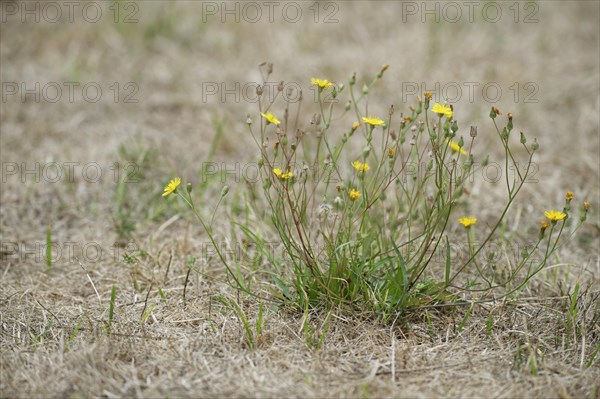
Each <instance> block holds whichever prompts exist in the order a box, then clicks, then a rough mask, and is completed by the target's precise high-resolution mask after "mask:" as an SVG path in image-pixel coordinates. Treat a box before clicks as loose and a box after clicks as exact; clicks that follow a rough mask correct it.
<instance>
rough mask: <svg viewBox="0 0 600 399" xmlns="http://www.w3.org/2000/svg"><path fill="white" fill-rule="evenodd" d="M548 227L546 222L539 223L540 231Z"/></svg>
mask: <svg viewBox="0 0 600 399" xmlns="http://www.w3.org/2000/svg"><path fill="white" fill-rule="evenodd" d="M548 227H550V225H549V224H548V222H546V221H545V220H542V221H541V222H540V229H541V230H542V231H544V230H546V229H547V228H548Z"/></svg>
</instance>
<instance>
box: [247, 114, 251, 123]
mask: <svg viewBox="0 0 600 399" xmlns="http://www.w3.org/2000/svg"><path fill="white" fill-rule="evenodd" d="M246 123H247V124H248V125H251V124H252V118H250V115H249V114H248V116H247V117H246Z"/></svg>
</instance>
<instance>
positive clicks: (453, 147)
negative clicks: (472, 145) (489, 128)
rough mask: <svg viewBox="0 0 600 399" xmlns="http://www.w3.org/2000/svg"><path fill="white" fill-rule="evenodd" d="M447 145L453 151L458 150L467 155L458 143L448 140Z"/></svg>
mask: <svg viewBox="0 0 600 399" xmlns="http://www.w3.org/2000/svg"><path fill="white" fill-rule="evenodd" d="M448 146H449V147H450V148H451V149H452V151H454V152H460V153H461V154H462V155H467V152H466V151H465V149H464V148H462V147H461V146H460V145H458V143H457V142H456V141H454V140H450V141H449V142H448Z"/></svg>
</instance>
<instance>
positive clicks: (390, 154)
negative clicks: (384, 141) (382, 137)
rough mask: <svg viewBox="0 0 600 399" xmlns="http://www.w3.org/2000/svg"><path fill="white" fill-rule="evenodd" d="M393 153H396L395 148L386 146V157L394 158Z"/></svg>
mask: <svg viewBox="0 0 600 399" xmlns="http://www.w3.org/2000/svg"><path fill="white" fill-rule="evenodd" d="M395 153H396V149H395V148H394V147H388V157H390V158H394V154H395Z"/></svg>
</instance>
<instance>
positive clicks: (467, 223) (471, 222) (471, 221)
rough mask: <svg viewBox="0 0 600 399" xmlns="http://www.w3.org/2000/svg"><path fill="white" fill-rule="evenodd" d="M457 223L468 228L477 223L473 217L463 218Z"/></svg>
mask: <svg viewBox="0 0 600 399" xmlns="http://www.w3.org/2000/svg"><path fill="white" fill-rule="evenodd" d="M458 223H460V224H462V225H463V226H465V227H466V228H468V227H471V226H472V225H474V224H475V223H477V218H476V217H473V216H463V217H462V218H460V219H458Z"/></svg>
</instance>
